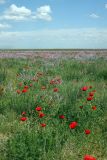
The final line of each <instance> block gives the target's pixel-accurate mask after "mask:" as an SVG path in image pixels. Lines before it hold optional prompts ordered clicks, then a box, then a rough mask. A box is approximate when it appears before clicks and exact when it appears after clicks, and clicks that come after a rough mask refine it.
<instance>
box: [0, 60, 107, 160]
mask: <svg viewBox="0 0 107 160" xmlns="http://www.w3.org/2000/svg"><path fill="white" fill-rule="evenodd" d="M106 142H107V61H106V60H104V59H97V60H85V61H82V60H81V61H80V60H73V59H66V60H64V59H50V60H49V59H42V58H35V59H20V58H19V59H2V60H1V59H0V160H107V143H106ZM86 155H90V156H92V157H93V158H90V159H89V158H88V157H86ZM94 157H95V158H94Z"/></svg>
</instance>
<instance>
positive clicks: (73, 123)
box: [69, 122, 78, 129]
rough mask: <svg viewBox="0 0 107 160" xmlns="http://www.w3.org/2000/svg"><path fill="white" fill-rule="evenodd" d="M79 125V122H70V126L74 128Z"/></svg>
mask: <svg viewBox="0 0 107 160" xmlns="http://www.w3.org/2000/svg"><path fill="white" fill-rule="evenodd" d="M77 125H78V123H77V122H72V123H70V125H69V128H71V129H74V128H76V127H77Z"/></svg>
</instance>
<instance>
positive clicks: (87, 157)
mask: <svg viewBox="0 0 107 160" xmlns="http://www.w3.org/2000/svg"><path fill="white" fill-rule="evenodd" d="M84 160H97V159H96V158H94V157H92V156H90V155H85V157H84Z"/></svg>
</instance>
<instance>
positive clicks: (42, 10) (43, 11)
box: [35, 5, 52, 21]
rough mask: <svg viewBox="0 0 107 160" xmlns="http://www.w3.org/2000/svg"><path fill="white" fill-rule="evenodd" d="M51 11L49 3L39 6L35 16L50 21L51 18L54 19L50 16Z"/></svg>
mask: <svg viewBox="0 0 107 160" xmlns="http://www.w3.org/2000/svg"><path fill="white" fill-rule="evenodd" d="M51 12H52V11H51V8H50V6H49V5H45V6H42V7H39V8H37V11H36V16H35V18H36V19H43V20H47V21H50V20H52V17H51V16H50V13H51Z"/></svg>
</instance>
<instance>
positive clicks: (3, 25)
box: [0, 23, 11, 29]
mask: <svg viewBox="0 0 107 160" xmlns="http://www.w3.org/2000/svg"><path fill="white" fill-rule="evenodd" d="M6 28H11V25H9V24H1V23H0V29H6Z"/></svg>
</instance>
